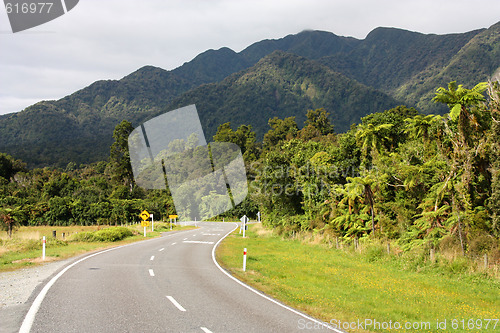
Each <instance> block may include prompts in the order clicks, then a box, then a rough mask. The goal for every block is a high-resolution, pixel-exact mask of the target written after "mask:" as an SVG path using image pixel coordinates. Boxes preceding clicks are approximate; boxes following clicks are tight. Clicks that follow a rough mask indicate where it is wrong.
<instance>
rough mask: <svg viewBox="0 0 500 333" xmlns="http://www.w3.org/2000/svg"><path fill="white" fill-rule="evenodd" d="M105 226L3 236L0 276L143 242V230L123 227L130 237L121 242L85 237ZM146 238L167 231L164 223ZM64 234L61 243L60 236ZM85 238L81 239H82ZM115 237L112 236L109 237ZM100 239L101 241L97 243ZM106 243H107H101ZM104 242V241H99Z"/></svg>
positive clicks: (41, 229)
mask: <svg viewBox="0 0 500 333" xmlns="http://www.w3.org/2000/svg"><path fill="white" fill-rule="evenodd" d="M107 228H110V227H109V226H100V227H98V226H68V227H50V226H39V227H21V228H19V230H18V231H16V233H14V234H13V236H12V238H8V236H7V235H2V236H1V237H0V272H5V271H11V270H15V269H19V268H23V267H29V266H34V265H38V264H41V263H44V262H49V261H54V260H61V259H67V258H70V257H73V256H76V255H80V254H83V253H86V252H89V251H96V250H101V249H106V248H109V247H114V246H119V245H124V244H128V243H132V242H137V241H141V240H144V239H145V238H144V228H143V227H141V226H140V224H139V225H132V226H129V227H127V230H130V232H131V233H127V235H131V236H128V237H126V238H124V239H121V240H117V241H111V240H112V239H118V238H119V237H109V234H108V238H106V237H100V238H95V237H89V236H88V235H93V234H97V235H99V234H101V235H102V234H103V230H105V229H107ZM193 228H194V227H192V226H188V227H175V226H174V227H173V230H189V229H193ZM146 229H147V232H146V238H154V237H158V236H160V235H161V233H162V232H167V231H170V228H169V224H168V223H162V222H155V231H154V232H152V231H151V227H148V228H146ZM53 230H56V238H53V237H52V231H53ZM63 233H64V239H63V236H62V234H63ZM84 234H85V235H87V237H82V236H83V235H84ZM43 236H46V239H47V243H46V256H45V261H42V258H41V257H42V237H43ZM111 236H116V233H114V232H113V233H111ZM97 239H100V240H101V241H98V240H97ZM106 239H109V241H105V240H106ZM103 240H104V241H103Z"/></svg>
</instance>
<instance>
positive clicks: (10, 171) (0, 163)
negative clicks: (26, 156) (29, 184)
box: [0, 153, 26, 181]
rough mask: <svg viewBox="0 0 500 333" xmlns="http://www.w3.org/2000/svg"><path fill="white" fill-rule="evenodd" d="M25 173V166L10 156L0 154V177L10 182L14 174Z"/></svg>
mask: <svg viewBox="0 0 500 333" xmlns="http://www.w3.org/2000/svg"><path fill="white" fill-rule="evenodd" d="M20 171H26V164H25V163H23V162H21V161H20V160H15V159H14V158H13V157H12V156H10V155H7V154H3V153H0V177H3V178H5V179H6V180H8V181H9V180H10V179H11V178H12V177H13V176H14V175H15V174H16V173H18V172H20Z"/></svg>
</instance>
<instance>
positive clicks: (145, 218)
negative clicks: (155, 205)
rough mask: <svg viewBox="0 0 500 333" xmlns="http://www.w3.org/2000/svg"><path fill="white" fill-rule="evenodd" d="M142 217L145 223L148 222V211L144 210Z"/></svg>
mask: <svg viewBox="0 0 500 333" xmlns="http://www.w3.org/2000/svg"><path fill="white" fill-rule="evenodd" d="M139 216H140V217H141V219H143V220H144V221H146V220H147V219H149V213H148V211H147V210H143V211H142V213H141V214H140V215H139Z"/></svg>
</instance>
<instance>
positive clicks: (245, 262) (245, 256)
mask: <svg viewBox="0 0 500 333" xmlns="http://www.w3.org/2000/svg"><path fill="white" fill-rule="evenodd" d="M246 270H247V248H246V247H245V248H244V249H243V272H245V271H246Z"/></svg>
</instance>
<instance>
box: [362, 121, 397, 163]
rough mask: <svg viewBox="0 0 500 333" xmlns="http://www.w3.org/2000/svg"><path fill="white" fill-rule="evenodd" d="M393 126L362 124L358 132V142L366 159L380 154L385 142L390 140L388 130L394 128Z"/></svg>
mask: <svg viewBox="0 0 500 333" xmlns="http://www.w3.org/2000/svg"><path fill="white" fill-rule="evenodd" d="M392 126H393V125H392V124H381V125H377V126H375V125H374V124H372V123H368V124H360V125H359V126H358V130H357V132H356V140H358V142H360V143H361V147H362V150H363V152H364V155H365V158H366V159H368V156H370V155H373V154H374V153H379V152H380V151H381V149H382V147H383V145H384V142H385V141H387V140H389V136H388V134H387V130H388V129H390V128H392Z"/></svg>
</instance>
